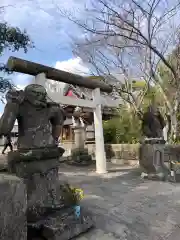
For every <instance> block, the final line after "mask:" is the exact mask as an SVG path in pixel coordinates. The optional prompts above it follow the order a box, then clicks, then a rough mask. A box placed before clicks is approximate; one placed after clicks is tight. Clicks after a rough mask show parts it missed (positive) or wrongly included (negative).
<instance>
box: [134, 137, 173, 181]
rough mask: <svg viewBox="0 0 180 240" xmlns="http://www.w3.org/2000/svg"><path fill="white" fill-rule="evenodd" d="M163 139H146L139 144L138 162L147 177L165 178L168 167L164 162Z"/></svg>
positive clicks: (166, 177)
mask: <svg viewBox="0 0 180 240" xmlns="http://www.w3.org/2000/svg"><path fill="white" fill-rule="evenodd" d="M164 149H165V141H164V140H161V139H147V140H144V142H143V143H142V144H141V146H140V154H139V164H140V166H141V167H142V168H143V171H144V172H145V173H147V175H148V176H147V177H148V178H149V179H159V180H167V179H168V174H169V169H168V167H167V166H166V165H165V164H164Z"/></svg>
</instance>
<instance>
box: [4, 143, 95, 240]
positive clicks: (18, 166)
mask: <svg viewBox="0 0 180 240" xmlns="http://www.w3.org/2000/svg"><path fill="white" fill-rule="evenodd" d="M63 153H64V149H62V148H56V147H55V148H49V149H48V148H45V149H31V150H29V151H27V150H24V151H22V150H21V151H15V152H12V153H9V156H8V167H9V171H10V172H11V173H15V174H16V175H17V176H18V177H21V178H23V179H24V183H25V184H26V187H27V222H28V229H29V234H31V235H29V236H28V239H29V240H33V239H34V238H35V237H42V238H43V237H44V238H45V239H46V240H56V239H62V240H68V239H71V238H73V237H75V236H77V235H79V234H80V233H82V232H84V231H87V229H89V228H90V227H92V221H91V220H90V218H89V217H88V216H87V217H86V216H84V215H83V213H81V216H80V218H79V219H76V216H75V211H74V204H75V203H74V201H73V198H72V197H71V196H70V194H69V193H68V192H67V188H65V185H64V184H60V181H59V179H58V166H59V156H62V154H63ZM37 159H38V160H37Z"/></svg>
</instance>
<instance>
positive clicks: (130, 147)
mask: <svg viewBox="0 0 180 240" xmlns="http://www.w3.org/2000/svg"><path fill="white" fill-rule="evenodd" d="M62 146H63V147H64V148H65V154H64V156H66V157H67V156H70V155H71V149H72V148H73V147H74V144H73V143H71V142H69V143H68V142H66V143H63V144H62ZM86 148H88V152H89V154H90V155H91V156H92V159H93V160H95V144H93V143H91V144H86ZM105 151H106V158H107V160H108V161H111V162H113V163H115V164H129V165H136V164H138V159H139V144H105Z"/></svg>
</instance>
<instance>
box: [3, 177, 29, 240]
mask: <svg viewBox="0 0 180 240" xmlns="http://www.w3.org/2000/svg"><path fill="white" fill-rule="evenodd" d="M26 208H27V199H26V187H25V185H24V184H23V182H22V180H21V179H19V178H17V177H15V176H13V175H10V174H2V173H1V174H0V213H1V214H0V239H1V240H26V239H27V222H26Z"/></svg>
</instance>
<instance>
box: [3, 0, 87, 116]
mask: <svg viewBox="0 0 180 240" xmlns="http://www.w3.org/2000/svg"><path fill="white" fill-rule="evenodd" d="M86 2H87V1H86ZM1 6H7V7H6V8H5V11H4V12H1V13H0V20H1V21H2V20H3V21H7V22H8V23H9V24H11V25H12V26H16V27H19V28H21V29H26V30H27V32H28V34H29V35H30V37H31V39H32V40H33V42H34V44H35V49H29V51H28V53H27V54H25V53H24V52H23V51H20V52H17V53H12V52H9V51H6V52H5V53H4V54H3V56H2V57H0V62H6V61H7V60H8V58H9V56H17V57H20V58H23V59H27V60H30V61H34V62H38V63H42V64H44V65H49V66H53V67H56V68H59V69H62V70H66V71H71V72H75V73H79V72H81V71H82V72H88V68H87V67H86V66H85V65H84V64H83V62H82V60H81V59H80V58H75V57H74V56H73V54H72V48H71V44H70V43H71V41H70V37H69V35H74V34H75V35H76V36H77V35H78V34H82V32H81V31H79V29H78V28H77V27H76V26H75V25H74V24H72V23H71V22H69V21H68V20H67V19H65V18H62V17H61V15H60V13H59V9H66V11H73V13H75V14H76V15H78V17H81V15H82V16H83V7H84V0H78V1H77V0H66V1H60V0H59V1H58V0H32V1H31V0H1V3H0V7H1ZM31 79H32V77H31V76H28V75H23V74H15V75H13V77H12V80H13V82H14V83H15V84H16V85H18V86H19V87H20V88H21V87H23V86H25V85H27V84H28V83H29V81H30V80H31ZM3 107H4V106H3V105H2V104H0V113H2V111H3Z"/></svg>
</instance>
